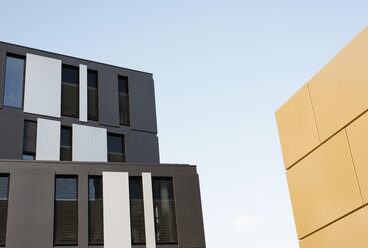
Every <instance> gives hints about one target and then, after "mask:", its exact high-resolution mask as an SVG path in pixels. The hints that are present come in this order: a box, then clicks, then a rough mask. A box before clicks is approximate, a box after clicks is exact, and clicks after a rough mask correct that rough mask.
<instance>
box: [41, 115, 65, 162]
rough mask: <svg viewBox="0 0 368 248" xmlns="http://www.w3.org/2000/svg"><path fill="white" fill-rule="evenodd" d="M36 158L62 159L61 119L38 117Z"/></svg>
mask: <svg viewBox="0 0 368 248" xmlns="http://www.w3.org/2000/svg"><path fill="white" fill-rule="evenodd" d="M36 160H56V161H59V160H60V121H52V120H46V119H40V118H38V119H37V139H36Z"/></svg>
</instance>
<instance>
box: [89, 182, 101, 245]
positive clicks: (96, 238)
mask: <svg viewBox="0 0 368 248" xmlns="http://www.w3.org/2000/svg"><path fill="white" fill-rule="evenodd" d="M102 201H103V200H102V177H101V176H90V177H89V179H88V220H89V222H88V230H89V238H88V240H89V244H90V245H103V240H104V236H103V202H102Z"/></svg>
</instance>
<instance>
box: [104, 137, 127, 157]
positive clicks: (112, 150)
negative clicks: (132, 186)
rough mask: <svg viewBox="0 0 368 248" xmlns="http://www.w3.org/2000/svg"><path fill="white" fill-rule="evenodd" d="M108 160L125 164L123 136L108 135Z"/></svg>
mask: <svg viewBox="0 0 368 248" xmlns="http://www.w3.org/2000/svg"><path fill="white" fill-rule="evenodd" d="M107 160H108V161H109V162H125V146H124V136H123V135H118V134H107Z"/></svg>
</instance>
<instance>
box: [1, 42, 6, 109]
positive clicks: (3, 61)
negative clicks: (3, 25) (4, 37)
mask: <svg viewBox="0 0 368 248" xmlns="http://www.w3.org/2000/svg"><path fill="white" fill-rule="evenodd" d="M5 61H6V50H5V49H4V48H2V47H0V108H2V107H3V101H4V87H5V86H4V85H5Z"/></svg>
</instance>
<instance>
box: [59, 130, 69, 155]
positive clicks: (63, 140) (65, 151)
mask: <svg viewBox="0 0 368 248" xmlns="http://www.w3.org/2000/svg"><path fill="white" fill-rule="evenodd" d="M60 161H72V129H71V128H70V127H61V131H60Z"/></svg>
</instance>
